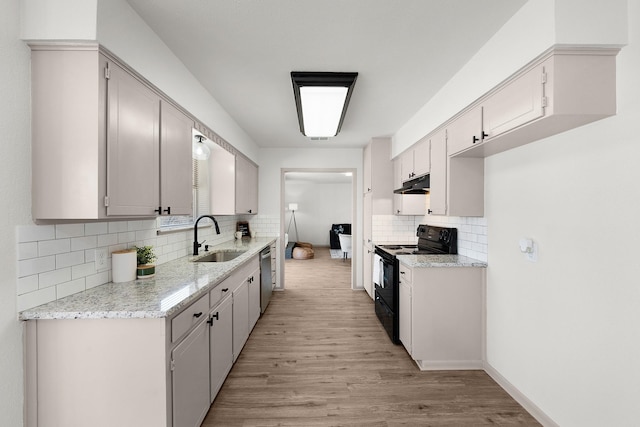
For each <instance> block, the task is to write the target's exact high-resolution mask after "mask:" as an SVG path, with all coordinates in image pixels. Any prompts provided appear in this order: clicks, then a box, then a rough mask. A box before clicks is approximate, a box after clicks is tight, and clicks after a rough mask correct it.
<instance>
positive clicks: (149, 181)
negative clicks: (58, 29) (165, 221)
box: [105, 64, 191, 216]
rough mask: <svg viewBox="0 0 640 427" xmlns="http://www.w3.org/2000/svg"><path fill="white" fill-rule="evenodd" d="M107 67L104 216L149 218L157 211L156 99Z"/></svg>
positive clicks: (112, 66) (122, 73) (120, 72)
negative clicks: (108, 70) (140, 216)
mask: <svg viewBox="0 0 640 427" xmlns="http://www.w3.org/2000/svg"><path fill="white" fill-rule="evenodd" d="M109 68H110V78H109V81H108V83H107V92H108V93H107V100H108V104H107V114H108V115H107V200H106V201H105V204H106V205H107V215H145V216H154V215H156V212H157V209H158V207H159V206H160V190H159V189H160V184H159V179H160V136H159V134H160V98H159V97H158V95H156V94H155V93H154V92H153V91H152V90H151V89H149V88H148V87H146V86H145V85H143V84H142V83H141V82H140V81H138V80H137V79H136V78H134V77H133V76H131V75H130V74H129V73H127V72H126V71H124V70H123V69H122V68H120V67H118V66H117V65H115V64H110V67H109ZM189 194H191V193H189Z"/></svg>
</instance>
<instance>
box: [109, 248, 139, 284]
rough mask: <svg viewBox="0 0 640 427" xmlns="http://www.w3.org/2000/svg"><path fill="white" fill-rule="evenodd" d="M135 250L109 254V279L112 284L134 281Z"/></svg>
mask: <svg viewBox="0 0 640 427" xmlns="http://www.w3.org/2000/svg"><path fill="white" fill-rule="evenodd" d="M136 264H137V258H136V250H135V249H123V250H121V251H115V252H113V253H111V279H112V281H113V283H120V282H130V281H132V280H136Z"/></svg>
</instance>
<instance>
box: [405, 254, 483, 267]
mask: <svg viewBox="0 0 640 427" xmlns="http://www.w3.org/2000/svg"><path fill="white" fill-rule="evenodd" d="M396 258H398V261H400V262H401V263H403V264H404V265H406V266H407V267H411V268H437V267H481V268H486V267H487V263H486V262H484V261H479V260H477V259H473V258H469V257H466V256H463V255H396Z"/></svg>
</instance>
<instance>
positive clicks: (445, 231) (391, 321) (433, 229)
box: [373, 224, 458, 344]
mask: <svg viewBox="0 0 640 427" xmlns="http://www.w3.org/2000/svg"><path fill="white" fill-rule="evenodd" d="M416 236H418V244H416V245H411V244H388V245H376V247H375V259H374V268H373V283H374V285H375V310H376V315H377V316H378V319H379V320H380V322H381V323H382V326H384V328H385V330H386V331H387V333H388V334H389V337H390V338H391V341H393V342H394V343H395V344H400V328H399V318H400V310H399V302H400V297H399V289H400V286H399V281H400V279H399V275H400V274H399V270H400V265H399V262H398V259H397V258H396V255H434V254H457V253H458V230H457V229H455V228H446V227H437V226H432V225H427V224H420V225H419V226H418V229H417V231H416Z"/></svg>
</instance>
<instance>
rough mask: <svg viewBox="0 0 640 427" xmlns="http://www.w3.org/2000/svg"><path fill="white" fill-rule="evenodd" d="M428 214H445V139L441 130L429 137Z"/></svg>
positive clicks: (444, 134) (444, 133)
mask: <svg viewBox="0 0 640 427" xmlns="http://www.w3.org/2000/svg"><path fill="white" fill-rule="evenodd" d="M429 178H430V186H431V188H430V189H429V208H428V209H427V213H428V214H432V215H446V214H447V139H446V132H445V131H444V130H441V131H440V132H438V133H436V134H435V135H433V136H432V137H431V173H430V175H429Z"/></svg>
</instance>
